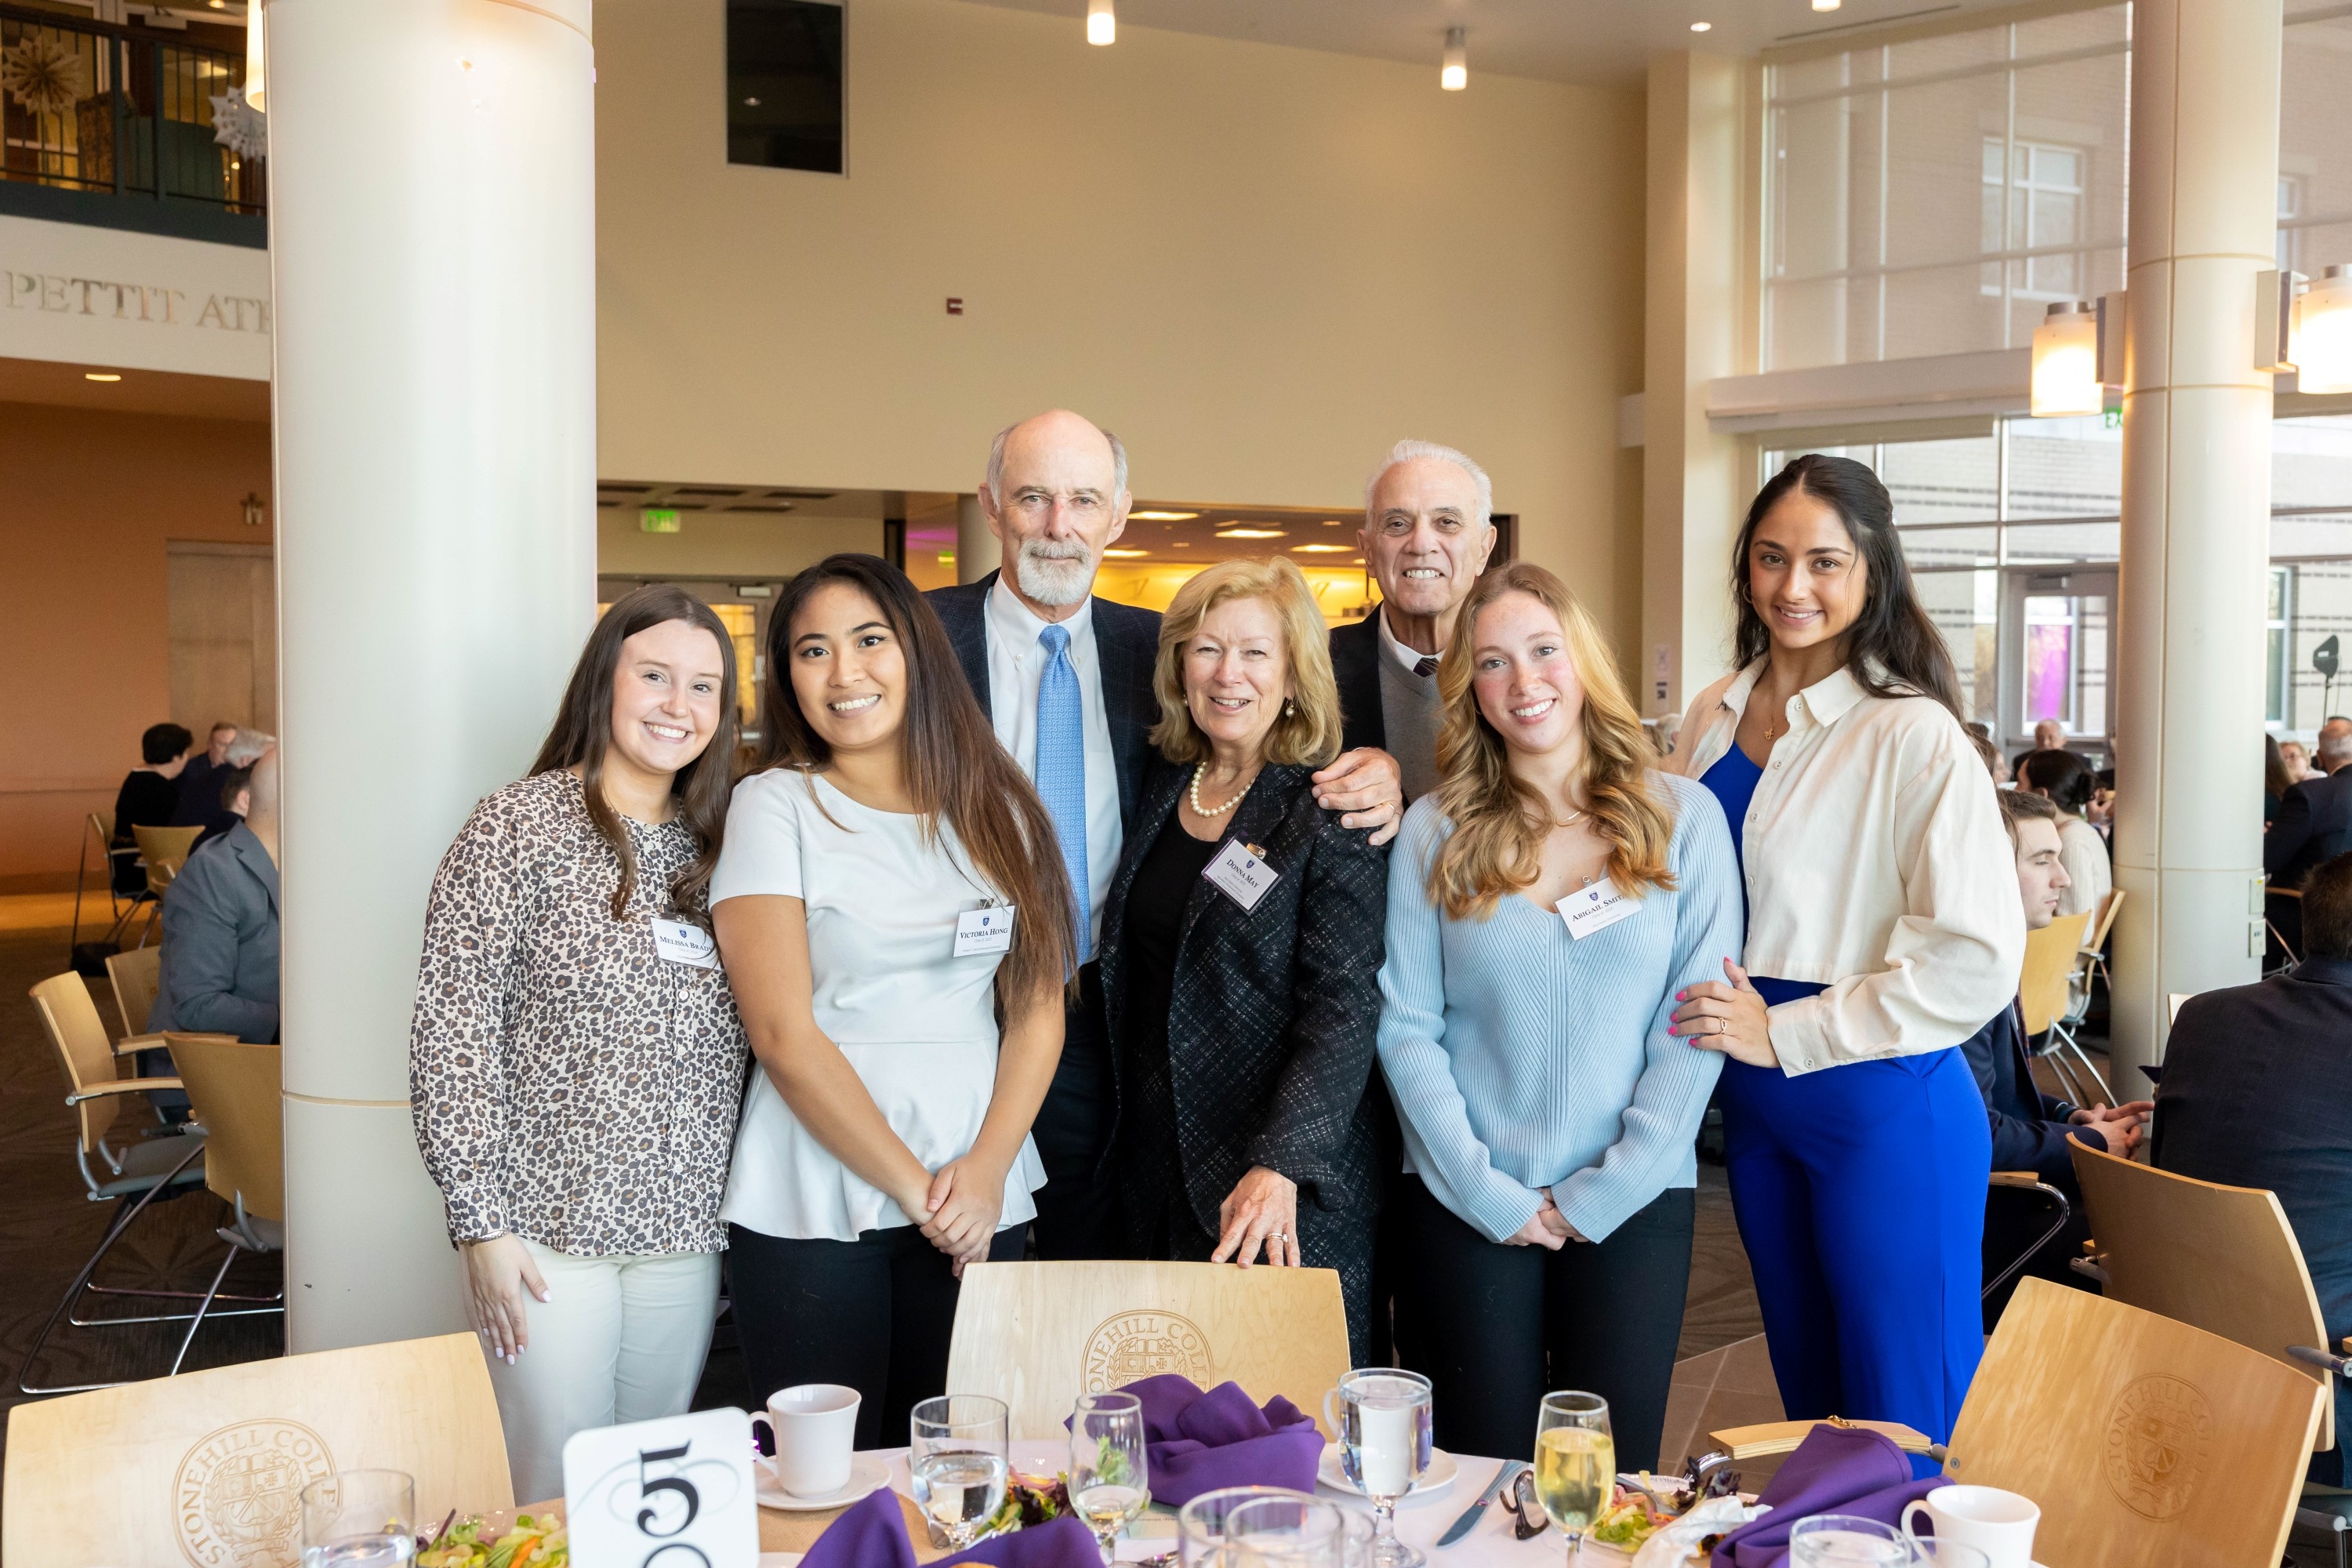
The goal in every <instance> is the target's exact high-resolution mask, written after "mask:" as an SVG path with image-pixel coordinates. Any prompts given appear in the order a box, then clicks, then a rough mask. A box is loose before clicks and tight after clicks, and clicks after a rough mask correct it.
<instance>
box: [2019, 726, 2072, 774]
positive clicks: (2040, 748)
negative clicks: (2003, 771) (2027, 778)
mask: <svg viewBox="0 0 2352 1568" xmlns="http://www.w3.org/2000/svg"><path fill="white" fill-rule="evenodd" d="M2065 749H2066V726H2065V725H2063V724H2061V723H2060V722H2059V721H2057V720H2055V719H2041V720H2037V721H2035V722H2034V725H2033V750H2032V751H2028V752H2018V753H2017V760H2016V761H2015V762H2013V763H2011V764H2010V771H2011V773H2016V774H2018V775H2020V776H2022V775H2023V774H2024V772H2025V759H2026V758H2028V757H2030V756H2032V754H2033V752H2063V751H2064V750H2065Z"/></svg>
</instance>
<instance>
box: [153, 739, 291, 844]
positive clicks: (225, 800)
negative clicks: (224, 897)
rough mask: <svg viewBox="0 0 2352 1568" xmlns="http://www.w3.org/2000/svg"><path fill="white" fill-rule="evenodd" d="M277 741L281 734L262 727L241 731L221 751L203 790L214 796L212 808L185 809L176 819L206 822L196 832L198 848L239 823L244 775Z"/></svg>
mask: <svg viewBox="0 0 2352 1568" xmlns="http://www.w3.org/2000/svg"><path fill="white" fill-rule="evenodd" d="M277 744H278V737H277V736H275V735H265V734H263V733H262V732H261V731H258V730H239V731H237V732H236V739H234V740H232V741H230V742H229V743H228V748H227V750H226V751H225V752H222V754H221V765H220V768H219V770H218V771H217V772H215V773H214V774H213V775H212V777H211V778H210V779H208V780H206V781H205V787H204V789H203V791H202V792H201V793H203V794H205V795H210V796H211V797H212V804H211V807H210V809H209V810H208V811H206V812H205V813H202V814H199V815H196V816H188V815H185V814H183V815H182V816H178V817H175V818H173V820H174V821H176V822H180V823H183V824H185V825H189V826H193V825H194V824H196V823H199V822H200V823H202V824H204V828H205V830H204V831H203V832H202V833H199V834H197V835H196V844H195V847H196V848H198V849H202V848H203V847H205V845H207V844H210V843H211V842H212V841H213V840H214V839H215V838H219V837H225V836H226V834H227V833H228V830H229V829H230V828H232V827H235V826H236V823H237V818H238V817H239V816H241V815H242V813H240V812H239V811H238V809H237V805H236V792H237V791H238V790H239V789H241V788H243V787H244V783H243V781H244V775H246V774H247V773H251V772H252V770H253V766H254V764H255V763H257V762H258V761H260V759H261V753H262V752H267V751H268V750H269V749H270V748H272V747H274V746H275V745H277Z"/></svg>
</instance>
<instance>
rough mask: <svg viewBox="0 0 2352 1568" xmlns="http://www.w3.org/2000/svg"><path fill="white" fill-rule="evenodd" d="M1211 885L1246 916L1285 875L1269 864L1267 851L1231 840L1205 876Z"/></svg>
mask: <svg viewBox="0 0 2352 1568" xmlns="http://www.w3.org/2000/svg"><path fill="white" fill-rule="evenodd" d="M1201 875H1202V876H1203V877H1206V878H1207V879H1209V884H1210V886H1212V887H1213V888H1215V889H1217V891H1219V892H1221V893H1223V894H1224V895H1225V897H1227V898H1229V899H1231V900H1233V901H1234V902H1235V903H1237V904H1239V905H1240V906H1241V907H1242V910H1243V911H1244V913H1246V912H1247V911H1249V910H1254V909H1255V908H1257V901H1258V900H1260V899H1262V898H1264V897H1265V890H1266V889H1268V888H1271V887H1273V886H1274V885H1275V884H1276V882H1278V881H1280V880H1282V873H1281V872H1279V871H1277V870H1276V869H1275V868H1273V867H1271V866H1268V865H1267V864H1266V863H1265V850H1263V849H1260V848H1259V847H1257V846H1256V845H1255V844H1244V843H1243V842H1242V841H1241V840H1240V839H1238V838H1228V839H1226V840H1225V847H1223V849H1220V850H1218V851H1217V855H1216V858H1215V859H1213V860H1211V861H1210V862H1209V868H1208V869H1207V870H1205V871H1203V872H1202V873H1201Z"/></svg>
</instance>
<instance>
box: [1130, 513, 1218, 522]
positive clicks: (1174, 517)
mask: <svg viewBox="0 0 2352 1568" xmlns="http://www.w3.org/2000/svg"><path fill="white" fill-rule="evenodd" d="M1200 515H1201V514H1200V513H1199V512H1197V511H1131V512H1129V513H1128V514H1127V520H1128V521H1129V522H1188V521H1191V520H1192V519H1193V518H1196V517H1198V516H1200Z"/></svg>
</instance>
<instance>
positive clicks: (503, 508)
mask: <svg viewBox="0 0 2352 1568" xmlns="http://www.w3.org/2000/svg"><path fill="white" fill-rule="evenodd" d="M267 16H268V28H269V35H268V47H269V128H270V143H271V145H270V158H269V174H270V203H269V211H270V219H269V222H270V251H271V265H272V271H273V274H274V292H275V300H276V309H277V331H276V337H275V344H276V353H277V366H276V378H275V385H274V387H273V394H274V398H275V420H276V426H275V428H276V437H277V459H278V585H279V595H280V597H279V620H280V627H281V636H280V639H279V650H280V663H281V670H280V680H281V683H282V690H283V692H284V708H283V712H284V721H283V723H284V735H285V770H286V772H285V792H286V805H285V826H284V833H285V839H284V842H285V877H284V881H285V896H284V905H283V912H284V922H285V1042H286V1164H287V1181H286V1194H287V1209H288V1214H287V1219H288V1227H287V1228H288V1232H289V1243H288V1257H287V1281H286V1283H287V1300H288V1302H289V1308H288V1326H287V1348H288V1349H289V1350H290V1351H314V1350H323V1349H329V1348H332V1347H336V1346H341V1345H350V1344H361V1343H366V1342H373V1341H379V1340H387V1339H398V1338H404V1337H408V1336H413V1335H417V1334H425V1333H437V1332H444V1331H450V1330H454V1329H463V1328H464V1326H465V1316H464V1312H463V1310H462V1307H461V1304H460V1301H459V1299H458V1293H457V1282H458V1273H457V1264H456V1261H455V1258H454V1256H453V1254H452V1253H451V1252H450V1250H449V1247H448V1244H447V1241H446V1237H445V1234H444V1231H443V1226H442V1215H441V1204H440V1197H439V1194H438V1193H437V1192H436V1190H435V1189H434V1187H433V1185H432V1184H431V1183H430V1182H429V1181H427V1180H426V1178H425V1171H424V1167H423V1165H422V1163H420V1162H419V1160H418V1158H417V1153H416V1147H415V1139H414V1137H413V1135H412V1133H411V1131H410V1124H409V1112H408V1023H409V1013H410V1008H411V1005H412V1003H413V1001H414V995H415V983H416V958H417V950H418V944H419V940H420V934H421V932H422V931H423V927H424V913H425V891H426V889H427V887H428V885H429V884H430V882H431V879H432V876H433V870H434V868H435V866H436V864H437V863H438V861H439V859H440V858H441V854H442V852H443V851H444V850H445V849H446V847H448V844H449V841H450V839H451V837H453V836H454V835H455V834H456V832H457V828H458V826H459V825H460V824H461V823H463V822H464V820H465V818H466V815H467V812H468V811H469V810H471V809H472V807H473V805H474V803H475V802H476V801H477V800H478V799H479V798H480V797H481V796H482V795H485V794H487V793H488V791H490V790H492V789H495V788H497V787H498V786H499V785H500V784H505V783H507V782H509V780H512V779H514V778H516V777H518V776H520V774H521V773H522V772H523V770H524V769H525V768H527V767H528V766H529V765H530V760H531V758H532V756H533V754H534V752H535V751H536V749H537V747H538V744H539V742H540V739H541V736H542V735H544V734H545V732H546V730H547V727H548V723H549V721H550V719H551V717H552V715H553V713H554V710H555V702H556V698H557V696H558V694H559V693H560V692H561V690H562V683H563V679H564V677H565V675H566V673H567V672H568V670H569V668H570V666H571V664H572V659H573V658H574V656H575V655H576V654H577V652H578V649H579V647H580V643H581V639H582V637H583V636H584V634H585V632H586V629H587V627H588V625H589V622H590V620H591V618H592V617H593V615H594V605H595V522H594V519H595V471H596V465H595V458H596V403H595V370H596V363H595V340H596V317H595V292H594V289H595V222H594V220H595V205H594V157H595V115H594V98H593V86H592V84H593V68H594V60H593V54H592V51H591V47H590V43H589V0H531V3H530V4H529V5H523V4H520V3H512V4H509V3H506V0H271V4H270V5H269V6H268V13H267Z"/></svg>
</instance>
